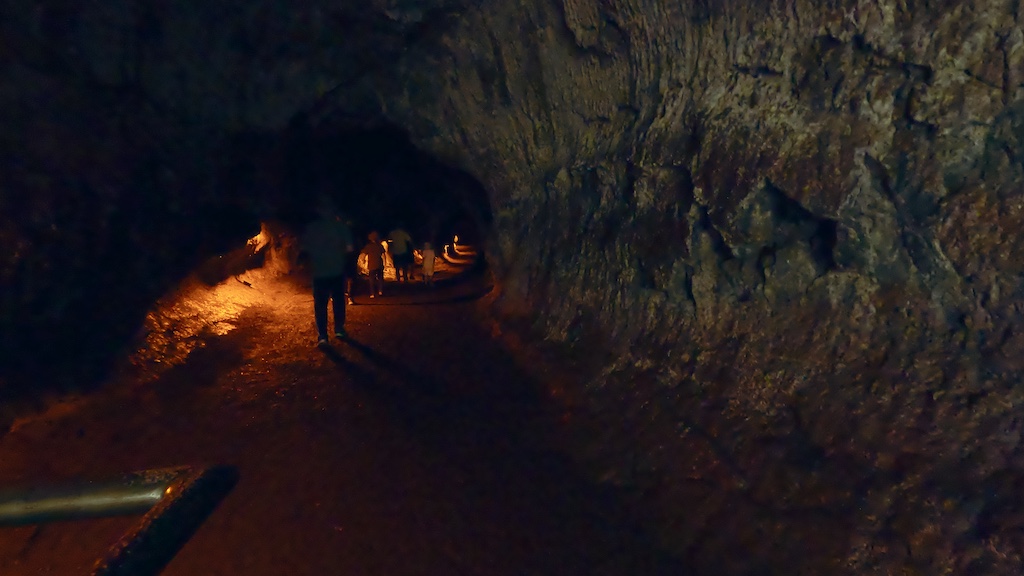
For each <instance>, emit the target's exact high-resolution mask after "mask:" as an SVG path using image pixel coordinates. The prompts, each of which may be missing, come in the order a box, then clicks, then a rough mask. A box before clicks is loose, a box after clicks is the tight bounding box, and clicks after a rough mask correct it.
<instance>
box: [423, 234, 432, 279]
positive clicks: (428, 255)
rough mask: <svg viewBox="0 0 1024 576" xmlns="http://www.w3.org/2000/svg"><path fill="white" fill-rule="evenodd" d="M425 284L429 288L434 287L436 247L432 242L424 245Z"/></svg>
mask: <svg viewBox="0 0 1024 576" xmlns="http://www.w3.org/2000/svg"><path fill="white" fill-rule="evenodd" d="M422 254H423V283H424V284H426V285H427V286H433V285H434V258H435V254H434V247H433V246H431V245H430V242H424V243H423V252H422Z"/></svg>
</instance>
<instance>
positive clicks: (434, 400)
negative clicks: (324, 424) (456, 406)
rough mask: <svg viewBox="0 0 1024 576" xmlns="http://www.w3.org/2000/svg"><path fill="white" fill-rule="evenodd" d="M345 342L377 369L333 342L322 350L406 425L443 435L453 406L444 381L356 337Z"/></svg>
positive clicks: (354, 382) (363, 390)
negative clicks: (415, 369)
mask: <svg viewBox="0 0 1024 576" xmlns="http://www.w3.org/2000/svg"><path fill="white" fill-rule="evenodd" d="M342 345H343V346H349V347H351V348H353V349H354V350H356V351H358V352H359V353H360V354H362V355H363V356H364V357H366V359H367V360H369V361H370V363H371V364H372V365H373V366H374V368H375V369H367V368H365V367H363V366H362V365H360V364H359V363H358V362H354V361H352V360H350V359H348V358H346V357H345V355H344V354H342V353H341V351H339V350H338V349H337V348H334V347H333V346H325V347H323V348H321V351H322V352H323V353H324V355H325V356H326V357H327V358H328V359H329V360H331V361H332V362H334V363H335V364H336V365H337V366H338V367H339V368H340V369H341V370H343V371H344V372H345V374H346V376H348V377H349V378H350V379H351V382H352V383H353V384H354V385H355V386H357V387H358V388H359V389H360V390H361V391H362V392H363V393H365V394H368V395H369V396H370V397H372V398H374V399H375V400H376V401H378V402H379V403H380V404H381V405H384V406H387V407H389V408H390V409H391V410H392V412H393V413H394V414H395V415H396V416H398V417H399V420H400V421H401V422H402V423H403V424H404V425H405V426H407V427H408V428H410V429H412V430H414V431H416V432H417V433H418V434H419V435H421V436H424V435H430V436H443V434H442V433H441V429H443V427H444V422H445V420H446V419H447V418H446V416H447V415H448V414H447V413H448V412H449V411H450V409H451V407H452V403H451V402H450V399H448V398H446V397H445V394H444V390H445V383H444V382H442V381H441V380H438V379H437V378H435V377H433V376H431V375H429V374H425V373H418V372H416V371H414V370H412V369H411V368H409V367H408V366H406V365H404V364H402V363H401V362H398V361H396V360H394V359H393V358H390V357H388V356H386V355H384V354H381V353H380V352H378V351H376V350H374V349H373V348H371V347H370V346H367V345H366V344H363V343H362V342H359V341H357V340H353V339H352V338H347V339H345V340H344V344H342Z"/></svg>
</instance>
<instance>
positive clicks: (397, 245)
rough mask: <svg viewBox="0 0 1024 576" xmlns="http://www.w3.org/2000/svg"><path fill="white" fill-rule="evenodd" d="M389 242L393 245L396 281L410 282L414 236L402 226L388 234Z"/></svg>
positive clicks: (392, 258)
mask: <svg viewBox="0 0 1024 576" xmlns="http://www.w3.org/2000/svg"><path fill="white" fill-rule="evenodd" d="M388 242H390V243H391V250H390V252H391V260H392V261H393V262H394V263H395V281H396V282H402V281H403V279H404V281H405V282H408V281H409V272H410V271H411V270H412V264H413V255H412V236H410V235H409V233H408V232H406V231H405V229H403V228H402V224H401V223H399V224H398V227H396V228H395V229H394V230H392V231H391V233H390V234H388Z"/></svg>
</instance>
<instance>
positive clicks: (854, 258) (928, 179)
mask: <svg viewBox="0 0 1024 576" xmlns="http://www.w3.org/2000/svg"><path fill="white" fill-rule="evenodd" d="M116 4H118V3H114V2H110V3H105V4H104V5H103V8H102V9H101V8H100V7H98V5H95V4H81V5H80V4H77V3H71V2H63V3H62V2H47V3H43V5H44V6H45V7H43V8H40V7H38V4H37V3H35V2H18V1H16V0H7V1H6V2H5V3H4V4H3V11H4V14H5V15H7V14H10V15H13V16H16V17H10V18H3V19H2V20H0V21H2V22H4V23H5V24H4V29H3V30H2V32H3V36H2V38H3V40H2V41H3V43H4V44H3V47H4V50H3V51H0V55H2V56H0V58H3V69H4V74H5V76H4V77H5V78H9V79H13V80H14V81H13V82H12V81H10V80H9V81H8V82H7V83H6V84H5V86H4V87H3V92H2V94H0V102H2V103H3V104H4V105H3V106H0V110H2V111H3V112H0V114H3V116H2V118H3V120H2V122H3V125H4V127H5V129H4V130H3V136H0V138H3V140H0V146H2V148H0V149H2V150H3V151H4V154H3V156H2V158H3V162H4V166H3V171H4V174H5V179H10V181H9V182H5V183H4V190H5V192H4V194H3V196H2V197H0V203H2V206H0V208H2V210H0V219H2V222H0V234H4V235H5V237H4V238H3V239H2V240H3V242H4V244H5V245H8V246H15V250H14V251H13V256H12V255H11V254H9V253H5V254H3V255H2V256H0V258H3V260H0V275H2V280H3V282H4V283H5V284H7V283H11V285H12V286H15V289H13V290H5V292H4V294H5V301H4V302H3V303H2V310H0V312H2V317H0V320H2V322H3V327H4V334H13V333H14V332H13V330H15V329H17V330H24V329H25V328H24V327H25V326H31V327H33V329H34V330H35V331H34V332H32V333H33V334H37V337H34V338H33V339H30V340H27V341H28V342H31V343H32V344H33V346H38V345H44V344H46V343H48V342H50V341H51V340H52V335H53V333H54V331H53V329H54V327H59V326H66V325H69V324H68V323H70V325H72V326H78V325H79V324H81V325H83V326H86V327H88V326H90V325H93V321H92V320H91V319H89V318H88V317H87V318H86V319H85V320H83V319H82V317H81V316H80V315H79V314H78V313H77V312H78V311H79V310H80V309H81V308H82V307H83V305H82V302H81V301H78V300H76V299H75V295H90V296H91V295H93V294H95V292H96V290H99V289H100V288H102V289H110V287H111V286H112V285H113V286H118V285H122V288H120V291H119V292H117V295H118V296H119V297H120V296H121V295H123V294H125V293H128V294H137V293H138V292H137V290H138V289H137V288H136V287H137V286H138V285H140V282H141V283H142V284H145V281H143V280H141V279H142V278H147V279H148V278H151V277H153V276H152V275H151V274H150V273H149V272H147V270H149V268H146V267H147V266H149V267H154V266H160V265H162V264H163V263H165V262H171V261H174V260H175V259H177V258H178V257H177V256H176V255H177V254H180V253H181V248H182V246H181V245H180V244H178V243H175V242H174V241H172V240H173V239H174V238H176V237H177V236H178V235H176V233H175V232H176V228H178V227H185V226H190V227H191V228H189V230H191V231H196V230H197V229H198V228H197V227H196V226H195V225H194V224H191V223H190V222H191V216H192V214H194V212H195V211H196V210H197V207H199V206H203V205H204V203H206V204H209V203H210V202H211V199H216V200H218V201H221V202H222V203H226V204H227V205H232V204H231V203H232V202H234V201H235V200H234V199H233V197H232V196H231V194H230V193H229V192H228V191H224V190H223V189H221V188H220V187H218V186H217V185H216V184H215V183H214V182H212V181H211V180H210V179H209V178H208V177H206V176H204V175H206V174H209V173H211V172H213V171H214V168H215V166H212V164H215V157H211V154H210V151H211V150H215V149H216V146H217V145H218V142H219V141H220V139H222V137H223V136H224V135H226V134H231V133H233V132H236V131H239V130H241V129H243V128H246V129H248V128H256V129H267V130H274V129H279V128H281V127H282V126H283V124H284V123H285V122H286V120H287V119H288V118H289V117H291V114H292V113H293V112H294V111H296V110H307V111H309V113H310V116H309V117H310V118H311V120H312V121H313V122H314V123H317V122H320V123H324V122H337V121H339V120H338V119H339V118H342V119H345V118H348V119H351V118H387V119H388V120H390V121H392V122H395V123H397V124H399V125H401V126H404V127H406V128H407V129H409V130H410V132H411V133H412V135H413V136H414V137H415V139H416V141H417V142H418V143H419V144H420V145H421V146H423V147H424V148H425V149H428V150H430V151H432V152H434V153H435V154H437V155H438V156H439V157H441V158H444V159H447V160H448V161H451V162H453V163H456V164H458V165H460V166H462V167H464V168H465V169H467V170H468V171H470V172H471V173H473V174H474V175H476V176H477V177H478V178H479V179H480V180H481V182H482V183H483V184H484V185H485V187H486V188H487V190H488V194H489V199H490V201H491V209H492V212H493V215H494V225H493V237H492V241H491V243H490V246H489V248H488V252H489V256H490V260H491V262H492V264H493V265H494V266H495V268H496V270H497V271H498V274H499V276H500V280H501V283H502V290H503V306H502V308H501V310H500V312H501V313H502V314H504V315H505V316H506V317H507V318H515V317H520V318H527V319H529V323H530V324H531V325H532V326H531V328H532V329H533V330H534V331H535V332H536V333H539V334H542V335H544V336H545V337H546V339H547V340H548V341H549V342H552V343H555V344H558V345H560V346H563V347H564V350H566V351H569V352H573V351H579V352H581V356H582V358H581V360H580V366H581V369H580V371H579V372H580V374H583V375H586V376H588V377H589V378H587V379H586V380H585V381H583V380H582V379H581V383H580V384H579V385H578V386H570V387H569V388H570V389H568V390H566V391H565V394H566V395H567V396H566V397H567V398H568V399H567V402H572V403H573V405H574V406H575V407H576V413H577V414H579V415H580V417H579V421H580V426H581V429H590V428H589V427H590V426H592V428H593V430H595V431H597V432H595V433H594V434H593V435H587V434H581V446H580V450H579V456H580V458H581V460H582V461H584V462H586V463H588V465H589V466H591V467H592V469H593V470H594V473H595V474H597V475H600V476H601V477H603V478H605V479H606V480H607V481H608V482H613V483H616V484H618V485H621V486H625V487H628V488H630V489H631V490H632V492H633V493H634V494H636V498H637V502H636V509H637V511H638V512H637V513H638V515H640V516H642V517H644V518H645V519H646V520H647V521H648V522H650V523H651V524H652V525H655V526H657V527H658V528H659V530H660V533H661V534H662V535H663V538H664V544H665V545H666V546H667V547H669V548H671V549H673V550H675V551H676V552H678V553H680V554H684V555H687V556H689V557H690V558H691V559H692V560H693V561H694V562H695V563H696V564H698V565H706V566H708V567H713V569H714V571H715V572H716V573H749V572H750V571H753V570H754V567H758V566H760V567H764V566H776V567H786V568H785V570H784V572H785V573H793V572H797V573H840V572H842V571H844V570H848V571H851V572H854V573H869V572H873V571H874V572H879V573H887V572H888V573H896V572H900V571H903V572H904V573H922V574H940V573H971V574H1011V573H1016V572H1017V571H1018V570H1019V566H1020V565H1021V562H1022V554H1024V540H1022V538H1021V533H1022V532H1021V530H1020V529H1021V528H1024V519H1022V518H1024V516H1022V511H1021V506H1020V504H1019V502H1018V498H1017V497H1016V495H1017V494H1018V493H1019V492H1020V490H1021V488H1024V468H1022V466H1024V462H1022V457H1021V451H1020V443H1021V431H1022V424H1021V416H1020V410H1021V403H1022V401H1024V398H1022V396H1024V389H1022V388H1021V387H1020V385H1019V384H1018V376H1019V375H1020V373H1021V368H1022V367H1024V365H1022V363H1021V360H1019V358H1021V355H1022V352H1024V350H1022V349H1024V340H1022V337H1024V336H1022V333H1021V330H1020V329H1019V328H1016V327H1015V326H1016V325H1017V323H1018V322H1019V320H1020V318H1021V314H1020V307H1021V305H1022V299H1021V295H1022V283H1021V267H1022V264H1021V262H1024V247H1022V246H1021V244H1020V242H1021V241H1020V239H1019V238H1018V236H1017V234H1018V231H1019V230H1020V228H1021V223H1020V220H1021V218H1022V217H1024V204H1022V199H1021V194H1020V187H1021V184H1022V182H1024V178H1022V176H1024V174H1022V172H1024V126H1022V123H1024V34H1022V28H1021V25H1022V20H1021V18H1022V16H1021V12H1022V10H1021V6H1020V3H1019V2H1015V1H1006V0H993V1H986V2H981V1H971V0H968V1H964V2H960V1H957V2H954V1H944V0H933V1H923V0H918V1H915V0H892V1H887V0H875V1H869V0H858V1H853V0H846V1H834V2H807V1H794V0H775V1H766V2H754V3H751V2H739V1H732V0H693V1H688V2H670V1H668V0H661V1H653V0H652V1H649V2H639V1H637V0H633V1H627V0H605V1H603V2H596V1H594V2H586V1H583V0H561V1H559V0H532V1H529V2H521V3H509V2H497V1H484V2H478V3H472V5H469V4H470V3H468V2H466V3H461V4H460V3H458V2H442V1H429V2H413V1H404V2H402V1H397V0H394V1H390V2H385V1H383V0H377V1H374V2H365V3H360V4H359V8H352V9H350V8H344V7H339V6H340V5H335V3H330V2H326V1H321V2H311V3H308V4H305V5H304V6H305V7H304V8H301V9H297V8H289V9H286V6H285V4H287V3H284V2H280V1H274V0H263V1H261V2H248V3H241V2H237V3H224V2H218V3H200V2H198V1H193V2H182V3H179V4H180V6H176V7H175V9H174V10H170V9H169V8H166V6H165V5H164V4H161V3H145V4H144V5H145V6H147V7H148V8H145V9H143V8H141V6H143V3H134V2H129V1H127V0H125V1H124V2H122V3H121V4H123V6H116V9H115V5H116ZM236 4H237V5H236ZM168 6H169V5H168ZM67 22H74V23H75V26H68V25H64V24H65V23H67ZM213 27H218V28H217V29H218V31H219V32H220V33H218V34H210V33H209V31H210V30H211V29H212V28H213ZM89 34H92V36H89ZM101 38H102V39H106V40H108V42H106V43H103V42H97V41H95V39H101ZM371 47H372V49H371ZM87 48H88V49H87ZM76 50H77V52H76ZM69 55H70V56H69ZM97 141H99V144H98V143H97ZM126 166H128V167H131V170H127V169H126V168H125V167H126ZM166 167H170V168H171V170H167V169H166ZM143 188H144V189H146V190H147V193H145V194H138V193H133V192H135V191H138V190H140V189H143ZM56 198H59V199H61V202H60V203H55V202H52V200H53V199H56ZM90 211H91V212H90ZM83 213H85V214H88V217H86V218H82V216H81V215H82V214H83ZM157 215H160V217H157ZM165 215H170V217H164V216H165ZM114 216H118V217H120V218H122V220H120V221H115V220H111V219H112V218H114ZM111 222H122V223H121V224H117V225H115V224H111ZM124 222H127V223H129V224H124ZM187 222H188V223H187ZM186 223H187V224H186ZM135 229H138V230H137V231H136V232H132V230H135ZM136 236H138V238H137V237H136ZM242 237H244V235H242ZM125 241H131V242H132V243H133V245H134V246H138V247H147V246H151V247H152V249H151V250H149V251H145V250H134V249H133V250H130V251H128V252H127V253H126V252H125V251H124V250H123V249H118V248H116V247H118V246H122V245H123V243H124V242H125ZM68 247H74V248H70V249H69V248H68ZM197 249H201V248H197ZM106 254H116V255H117V258H121V259H123V260H124V261H123V262H121V261H120V260H118V261H117V263H116V265H111V264H110V260H111V259H116V258H115V257H114V256H110V257H109V258H107V259H104V258H105V256H104V255H106ZM61 259H63V260H61ZM61 262H66V264H61ZM68 267H70V268H71V269H74V270H76V271H77V270H81V271H82V274H81V276H82V277H84V278H88V279H89V280H90V281H92V282H95V283H96V286H97V287H98V288H96V290H93V291H92V292H90V291H89V290H86V289H83V287H82V285H81V284H80V281H79V280H78V278H79V276H76V275H69V274H67V273H66V270H67V269H68ZM97 270H101V271H103V273H104V274H107V276H104V275H102V274H97V273H96V271H97ZM128 271H132V272H131V273H129V272H128ZM140 271H141V273H140ZM157 284H159V282H157ZM143 295H146V293H145V292H143ZM58 296H59V297H58ZM24 341H25V340H23V339H21V338H14V337H12V336H7V339H6V340H5V342H4V344H3V348H2V352H0V353H3V354H5V355H6V354H9V353H11V351H12V350H21V349H22V348H24V347H22V348H19V346H21V345H22V343H23V342H24ZM33 349H34V348H33ZM781 569H782V568H780V570H781Z"/></svg>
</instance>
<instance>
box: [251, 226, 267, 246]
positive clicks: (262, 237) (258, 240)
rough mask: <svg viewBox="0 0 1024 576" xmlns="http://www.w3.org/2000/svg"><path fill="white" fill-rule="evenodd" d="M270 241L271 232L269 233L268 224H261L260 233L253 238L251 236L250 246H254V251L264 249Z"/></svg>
mask: <svg viewBox="0 0 1024 576" xmlns="http://www.w3.org/2000/svg"><path fill="white" fill-rule="evenodd" d="M269 241H270V234H268V233H267V225H266V224H260V233H259V234H257V235H255V236H253V237H252V238H249V242H248V244H249V246H252V251H253V252H259V251H260V250H262V249H263V247H264V246H266V245H267V242H269Z"/></svg>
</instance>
